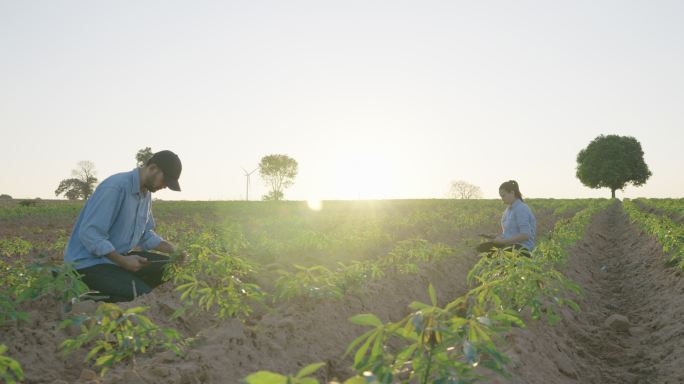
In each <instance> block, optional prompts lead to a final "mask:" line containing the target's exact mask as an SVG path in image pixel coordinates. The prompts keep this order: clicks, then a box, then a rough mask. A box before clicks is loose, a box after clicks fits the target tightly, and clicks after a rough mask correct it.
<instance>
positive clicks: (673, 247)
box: [623, 201, 684, 269]
mask: <svg viewBox="0 0 684 384" xmlns="http://www.w3.org/2000/svg"><path fill="white" fill-rule="evenodd" d="M623 206H624V209H625V211H626V212H627V214H628V215H629V218H630V220H631V221H632V222H633V223H635V224H637V225H638V226H639V227H640V228H641V229H642V230H643V231H644V232H646V233H647V234H649V235H651V236H653V237H655V238H656V239H657V240H658V242H659V243H660V244H661V245H662V247H663V252H664V253H665V254H668V255H671V258H670V260H669V265H671V266H675V265H676V266H678V267H679V268H682V269H684V226H682V225H681V224H678V223H677V222H675V221H674V220H672V219H671V218H670V217H668V216H667V215H663V214H657V213H649V212H645V211H643V210H641V209H639V207H638V206H637V204H636V203H635V202H632V201H625V202H624V203H623Z"/></svg>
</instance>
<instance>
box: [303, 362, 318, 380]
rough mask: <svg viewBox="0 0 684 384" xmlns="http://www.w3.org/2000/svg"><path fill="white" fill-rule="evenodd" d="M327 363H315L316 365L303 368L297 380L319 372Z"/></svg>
mask: <svg viewBox="0 0 684 384" xmlns="http://www.w3.org/2000/svg"><path fill="white" fill-rule="evenodd" d="M324 365H325V363H314V364H309V365H307V366H306V367H304V368H302V369H301V370H300V371H299V372H298V373H297V378H298V379H300V378H303V377H306V376H309V375H311V374H313V373H314V372H316V371H318V370H319V369H321V367H323V366H324Z"/></svg>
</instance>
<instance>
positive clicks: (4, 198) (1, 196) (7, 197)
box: [0, 193, 12, 200]
mask: <svg viewBox="0 0 684 384" xmlns="http://www.w3.org/2000/svg"><path fill="white" fill-rule="evenodd" d="M0 200H12V196H10V195H7V194H4V193H3V194H2V195H0Z"/></svg>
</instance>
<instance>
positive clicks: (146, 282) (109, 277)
mask: <svg viewBox="0 0 684 384" xmlns="http://www.w3.org/2000/svg"><path fill="white" fill-rule="evenodd" d="M127 255H140V256H142V257H144V258H146V259H147V261H149V262H150V263H149V264H148V265H146V266H145V267H143V268H141V269H140V270H139V271H137V272H131V271H128V270H125V269H123V268H121V267H119V266H118V265H115V264H98V265H93V266H92V267H88V268H83V269H79V270H78V272H79V273H80V274H82V275H83V277H82V279H83V282H84V283H86V285H87V286H88V288H90V289H92V290H93V291H98V292H99V293H100V294H101V295H102V296H105V298H102V299H101V300H102V301H106V302H108V303H118V302H121V301H131V300H133V299H135V298H136V297H137V296H140V295H144V294H146V293H150V292H152V288H154V287H156V286H158V285H159V284H161V283H162V275H163V274H164V267H165V266H166V265H167V264H168V262H169V258H168V257H167V256H163V255H159V254H156V253H152V252H138V251H136V252H130V253H128V254H127Z"/></svg>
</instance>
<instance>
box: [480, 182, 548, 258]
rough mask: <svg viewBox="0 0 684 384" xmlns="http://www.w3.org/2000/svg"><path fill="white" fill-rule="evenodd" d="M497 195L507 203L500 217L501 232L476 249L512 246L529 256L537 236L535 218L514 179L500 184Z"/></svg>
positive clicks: (484, 249)
mask: <svg viewBox="0 0 684 384" xmlns="http://www.w3.org/2000/svg"><path fill="white" fill-rule="evenodd" d="M499 196H501V200H503V202H504V203H505V204H506V205H508V207H507V208H506V210H505V211H504V213H503V216H502V217H501V229H502V231H501V232H502V233H501V235H499V236H496V238H494V240H492V241H490V242H486V243H483V244H480V246H479V247H478V250H479V251H480V252H492V251H494V250H495V249H505V248H513V249H518V250H520V251H521V253H522V254H523V255H525V256H527V257H530V252H531V251H532V250H533V249H534V246H535V240H536V237H537V219H536V218H535V217H534V214H532V210H530V207H528V206H527V204H525V202H524V201H523V197H522V193H520V187H519V186H518V183H517V182H516V181H515V180H509V181H506V182H505V183H503V184H501V186H500V187H499Z"/></svg>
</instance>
